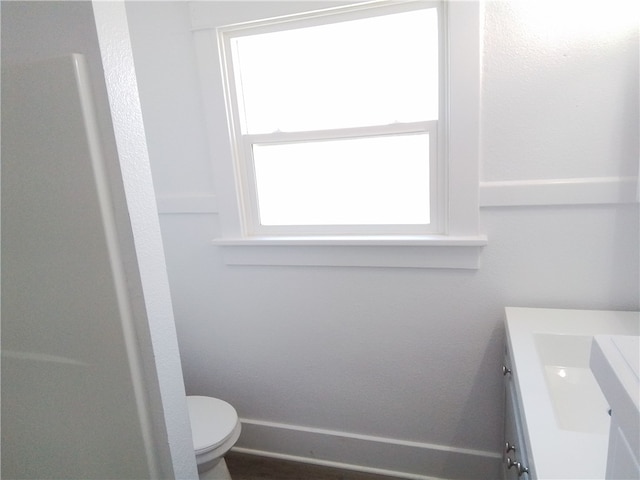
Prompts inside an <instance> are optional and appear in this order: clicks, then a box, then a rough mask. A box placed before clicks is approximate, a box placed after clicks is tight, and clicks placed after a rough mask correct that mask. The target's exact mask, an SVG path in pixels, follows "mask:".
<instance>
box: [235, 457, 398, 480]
mask: <svg viewBox="0 0 640 480" xmlns="http://www.w3.org/2000/svg"><path fill="white" fill-rule="evenodd" d="M224 458H225V461H226V462H227V467H228V468H229V472H230V473H231V477H232V478H233V480H398V479H397V478H396V477H387V476H385V475H373V474H370V473H362V472H354V471H351V470H341V469H338V468H331V467H323V466H320V465H310V464H308V463H298V462H291V461H287V460H278V459H274V458H266V457H258V456H255V455H247V454H244V453H236V452H229V453H227V454H226V455H225V457H224Z"/></svg>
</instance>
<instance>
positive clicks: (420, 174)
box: [218, 2, 445, 235]
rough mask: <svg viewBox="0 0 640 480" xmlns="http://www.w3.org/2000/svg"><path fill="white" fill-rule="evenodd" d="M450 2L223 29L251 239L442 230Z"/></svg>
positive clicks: (236, 152) (230, 105)
mask: <svg viewBox="0 0 640 480" xmlns="http://www.w3.org/2000/svg"><path fill="white" fill-rule="evenodd" d="M441 7H442V4H440V3H432V2H408V3H407V2H405V3H399V4H395V5H389V4H386V5H385V6H384V8H383V7H381V6H380V5H378V6H377V7H375V8H372V7H371V6H370V7H369V8H366V9H359V10H356V11H354V10H349V11H348V12H347V13H345V12H344V11H342V10H337V11H336V10H333V11H329V12H327V11H323V12H322V15H318V13H312V14H307V15H301V16H299V17H298V18H295V19H292V18H291V17H285V18H281V19H275V20H269V21H267V22H260V23H258V24H255V23H249V24H245V25H234V26H232V27H231V28H224V27H223V28H221V29H219V31H218V34H219V42H220V43H219V44H220V49H221V50H222V51H223V58H225V60H226V61H225V63H224V65H223V74H224V76H225V80H226V85H227V105H228V109H229V120H230V122H231V124H232V125H231V126H232V128H231V131H232V141H233V142H234V157H235V158H234V160H235V162H236V165H237V172H238V178H237V180H236V181H237V182H238V187H239V188H238V190H239V192H240V195H241V197H242V198H241V205H242V208H243V223H244V229H245V232H246V233H247V234H248V235H255V234H287V235H290V234H345V233H351V234H353V233H359V234H361V233H366V234H381V233H384V234H389V233H391V234H402V233H405V234H406V233H414V234H415V233H441V228H442V222H441V221H440V217H441V214H440V210H439V209H438V205H439V204H442V203H443V202H444V200H445V199H444V198H443V197H444V195H443V193H444V192H442V191H441V189H440V188H439V185H440V184H441V183H442V179H441V178H439V174H440V172H442V171H443V168H442V167H441V163H442V159H443V157H442V155H439V149H438V144H439V142H438V137H439V135H440V136H442V135H443V134H444V131H443V130H442V129H439V128H438V127H439V125H441V123H440V122H439V119H440V118H441V116H442V115H441V112H440V110H441V107H442V106H443V104H444V102H443V101H442V98H443V97H444V95H443V93H444V82H443V81H442V77H443V70H444V69H443V68H442V67H441V59H442V58H443V53H442V51H443V47H444V42H443V40H442V38H443V29H442V28H440V25H439V24H440V20H441V18H442V12H441ZM442 110H444V109H442Z"/></svg>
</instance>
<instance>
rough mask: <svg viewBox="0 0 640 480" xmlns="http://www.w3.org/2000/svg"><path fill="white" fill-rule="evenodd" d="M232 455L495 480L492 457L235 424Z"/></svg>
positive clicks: (433, 478)
mask: <svg viewBox="0 0 640 480" xmlns="http://www.w3.org/2000/svg"><path fill="white" fill-rule="evenodd" d="M241 421H242V433H241V435H240V439H239V440H238V442H237V444H236V446H235V447H234V449H233V450H234V451H237V452H242V453H250V454H254V455H261V456H266V457H273V458H280V459H285V460H294V461H298V462H304V463H311V464H316V465H325V466H331V467H337V468H343V469H348V470H356V471H362V472H368V473H376V474H380V475H388V476H395V477H398V478H405V479H411V480H444V479H447V480H462V479H497V478H500V477H501V473H500V472H501V466H500V465H501V463H500V462H501V457H500V455H499V454H498V453H496V452H487V451H482V450H473V449H465V448H456V447H450V446H445V445H435V444H429V443H422V442H412V441H405V440H397V439H391V438H382V437H375V436H370V435H359V434H352V433H346V432H338V431H333V430H324V429H317V428H309V427H303V426H298V425H286V424H281V423H274V422H263V421H259V420H250V419H241Z"/></svg>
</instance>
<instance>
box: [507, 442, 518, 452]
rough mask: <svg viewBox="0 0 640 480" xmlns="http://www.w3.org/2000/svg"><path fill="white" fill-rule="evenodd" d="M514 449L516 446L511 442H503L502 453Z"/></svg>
mask: <svg viewBox="0 0 640 480" xmlns="http://www.w3.org/2000/svg"><path fill="white" fill-rule="evenodd" d="M515 451H516V446H515V445H514V444H512V443H509V442H507V443H505V444H504V453H509V452H515Z"/></svg>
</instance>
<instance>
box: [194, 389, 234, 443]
mask: <svg viewBox="0 0 640 480" xmlns="http://www.w3.org/2000/svg"><path fill="white" fill-rule="evenodd" d="M187 407H188V409H189V420H190V421H191V433H192V435H193V448H194V450H195V452H196V453H202V452H204V451H207V450H212V449H214V448H216V447H217V446H218V445H220V444H222V443H223V442H224V441H225V440H227V438H229V436H231V434H232V433H233V431H234V429H235V428H236V425H237V423H238V414H237V412H236V410H235V408H233V407H232V406H231V405H229V404H228V403H227V402H225V401H224V400H220V399H218V398H213V397H203V396H196V395H189V396H187Z"/></svg>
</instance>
